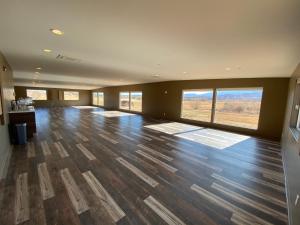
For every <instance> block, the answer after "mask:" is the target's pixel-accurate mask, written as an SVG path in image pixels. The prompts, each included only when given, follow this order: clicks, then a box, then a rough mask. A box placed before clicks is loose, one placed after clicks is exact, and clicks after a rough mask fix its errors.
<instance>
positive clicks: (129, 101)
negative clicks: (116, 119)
mask: <svg viewBox="0 0 300 225" xmlns="http://www.w3.org/2000/svg"><path fill="white" fill-rule="evenodd" d="M121 93H128V109H123V108H121ZM119 109H122V110H127V111H130V91H120V92H119Z"/></svg>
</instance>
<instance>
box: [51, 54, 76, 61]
mask: <svg viewBox="0 0 300 225" xmlns="http://www.w3.org/2000/svg"><path fill="white" fill-rule="evenodd" d="M56 59H59V60H64V61H68V62H80V61H81V60H80V59H76V58H73V57H70V56H65V55H61V54H58V55H57V56H56Z"/></svg>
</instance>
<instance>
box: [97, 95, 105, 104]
mask: <svg viewBox="0 0 300 225" xmlns="http://www.w3.org/2000/svg"><path fill="white" fill-rule="evenodd" d="M98 106H104V94H103V92H98Z"/></svg>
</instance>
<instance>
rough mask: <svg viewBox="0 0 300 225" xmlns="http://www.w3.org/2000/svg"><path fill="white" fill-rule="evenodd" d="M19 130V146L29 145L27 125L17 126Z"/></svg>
mask: <svg viewBox="0 0 300 225" xmlns="http://www.w3.org/2000/svg"><path fill="white" fill-rule="evenodd" d="M16 130H17V142H18V144H19V145H25V144H26V143H27V124H26V123H21V124H16Z"/></svg>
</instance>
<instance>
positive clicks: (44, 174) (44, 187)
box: [38, 162, 55, 200]
mask: <svg viewBox="0 0 300 225" xmlns="http://www.w3.org/2000/svg"><path fill="white" fill-rule="evenodd" d="M38 175H39V181H40V188H41V193H42V198H43V200H47V199H49V198H52V197H54V196H55V194H54V189H53V186H52V182H51V179H50V176H49V172H48V169H47V164H46V163H45V162H44V163H40V164H38Z"/></svg>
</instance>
